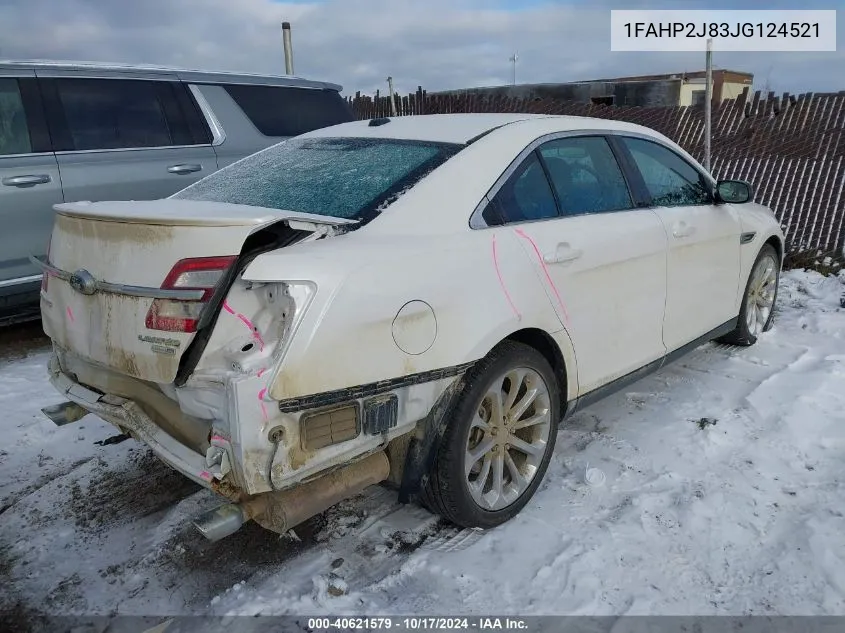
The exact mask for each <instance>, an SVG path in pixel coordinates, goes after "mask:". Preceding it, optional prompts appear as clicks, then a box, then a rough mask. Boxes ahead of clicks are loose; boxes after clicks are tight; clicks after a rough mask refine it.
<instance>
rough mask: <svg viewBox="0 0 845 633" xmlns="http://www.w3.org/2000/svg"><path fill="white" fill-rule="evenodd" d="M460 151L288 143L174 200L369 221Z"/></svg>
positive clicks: (391, 143)
mask: <svg viewBox="0 0 845 633" xmlns="http://www.w3.org/2000/svg"><path fill="white" fill-rule="evenodd" d="M459 149H460V146H458V145H452V144H439V143H428V142H422V141H402V140H393V139H369V138H319V139H313V138H299V139H290V140H287V141H283V142H282V143H279V144H278V145H274V146H272V147H270V148H268V149H266V150H263V151H261V152H259V153H257V154H253V155H252V156H248V157H247V158H244V159H243V160H241V161H238V162H236V163H233V164H232V165H229V166H228V167H226V168H224V169H221V170H220V171H218V172H216V173H214V174H212V175H210V176H208V177H207V178H204V179H203V180H200V181H198V182H197V183H195V184H193V185H191V186H190V187H188V188H187V189H184V190H182V191H180V192H179V193H177V194H175V195H174V196H173V197H174V198H181V199H185V200H206V201H213V202H229V203H234V204H246V205H251V206H259V207H267V208H270V209H280V210H285V211H301V212H305V213H315V214H319V215H328V216H332V217H336V218H349V219H357V220H368V219H370V218H371V217H372V216H373V215H375V214H376V213H378V212H379V211H381V210H382V209H383V208H384V206H385V203H389V202H390V201H392V200H393V199H395V198H396V196H397V194H399V193H400V192H404V191H407V190H408V189H409V188H410V187H412V186H413V185H414V184H416V183H417V182H418V181H419V180H420V179H421V178H423V177H424V176H425V175H426V174H428V173H429V172H430V171H431V170H432V169H434V168H435V167H437V166H439V165H440V164H442V163H443V162H444V161H445V160H447V159H448V158H449V157H450V156H452V155H454V154H455V153H456V152H457V151H458V150H459Z"/></svg>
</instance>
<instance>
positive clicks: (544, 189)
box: [483, 152, 558, 226]
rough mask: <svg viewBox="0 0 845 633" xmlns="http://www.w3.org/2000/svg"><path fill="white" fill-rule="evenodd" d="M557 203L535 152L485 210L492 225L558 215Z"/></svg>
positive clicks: (485, 215) (488, 221)
mask: <svg viewBox="0 0 845 633" xmlns="http://www.w3.org/2000/svg"><path fill="white" fill-rule="evenodd" d="M557 215H558V212H557V203H556V202H555V197H554V194H553V193H552V189H551V187H550V186H549V180H548V178H546V174H545V172H544V171H543V166H542V165H541V164H540V160H539V159H538V158H537V153H536V152H531V155H530V156H528V158H526V159H525V160H524V161H523V162H522V164H520V166H519V167H517V169H516V171H515V172H514V173H513V175H511V177H510V178H508V180H507V181H506V182H505V184H504V185H503V186H502V188H501V189H499V191H498V193H496V195H495V196H494V198H493V199H492V200H491V201H490V204H488V205H487V207H486V208H485V209H484V213H483V217H484V221H485V222H486V223H487V224H488V225H489V226H498V225H501V224H508V223H510V222H525V221H528V220H543V219H547V218H554V217H557Z"/></svg>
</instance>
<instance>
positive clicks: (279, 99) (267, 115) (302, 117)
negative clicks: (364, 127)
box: [223, 85, 354, 136]
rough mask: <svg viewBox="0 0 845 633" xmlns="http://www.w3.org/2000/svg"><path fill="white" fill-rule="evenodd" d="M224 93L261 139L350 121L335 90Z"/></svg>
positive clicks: (237, 89) (239, 88)
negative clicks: (246, 118)
mask: <svg viewBox="0 0 845 633" xmlns="http://www.w3.org/2000/svg"><path fill="white" fill-rule="evenodd" d="M223 87H224V88H225V89H226V92H228V93H229V95H230V96H231V97H232V99H234V100H235V102H236V103H237V104H238V106H239V107H240V108H241V109H242V110H243V111H244V114H246V116H247V117H248V118H249V120H250V121H252V124H253V125H254V126H255V127H256V128H258V131H259V132H261V133H262V134H263V135H265V136H297V135H299V134H305V133H306V132H311V131H312V130H317V129H320V128H324V127H329V126H331V125H337V124H338V123H347V122H348V121H352V120H353V119H354V117H353V115H352V111H351V109H350V108H349V105H348V104H347V103H346V101H345V100H344V99H343V97H341V96H340V94H339V93H338V92H337V91H335V90H317V89H312V88H287V87H279V86H244V85H225V86H223Z"/></svg>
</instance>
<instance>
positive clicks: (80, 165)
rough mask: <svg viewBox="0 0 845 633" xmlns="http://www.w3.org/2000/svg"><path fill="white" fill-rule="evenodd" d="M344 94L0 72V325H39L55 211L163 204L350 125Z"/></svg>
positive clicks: (242, 80)
mask: <svg viewBox="0 0 845 633" xmlns="http://www.w3.org/2000/svg"><path fill="white" fill-rule="evenodd" d="M340 90H341V86H338V85H336V84H330V83H324V82H318V81H308V80H305V79H300V78H295V77H274V76H263V75H261V76H260V75H245V74H232V73H219V72H200V71H186V70H176V69H169V68H152V67H139V66H118V65H100V64H79V63H54V62H0V221H1V222H2V223H3V226H4V227H5V229H4V230H3V231H2V232H0V324H3V323H8V322H10V321H13V320H24V319H26V318H30V317H33V316H37V315H38V289H39V284H40V282H41V274H40V273H39V271H38V269H37V268H36V267H35V266H34V265H33V264H32V263H31V262H30V261H29V259H28V258H29V256H30V255H32V254H35V255H36V256H41V257H43V256H44V255H46V253H45V252H44V251H45V250H46V248H47V242H48V240H49V236H50V229H51V227H52V226H53V208H52V207H53V205H54V204H56V203H60V202H73V201H79V200H91V201H97V200H148V199H157V198H164V197H167V196H169V195H171V194H173V193H175V192H177V191H179V190H180V189H183V188H185V187H186V186H188V185H190V184H192V183H193V182H196V181H197V180H199V179H200V178H202V177H204V176H207V175H209V174H210V173H212V172H214V171H216V170H217V169H219V168H221V167H224V166H226V165H228V164H229V163H232V162H234V161H236V160H238V159H240V158H243V157H244V156H247V155H249V154H252V153H254V152H256V151H258V150H260V149H263V148H265V147H267V146H269V145H272V144H274V143H276V142H278V141H279V140H281V139H284V138H287V137H290V136H296V135H298V134H303V133H305V132H309V131H311V130H314V129H317V128H321V127H328V126H330V125H335V124H337V123H343V122H346V121H351V120H352V119H353V118H354V117H353V115H352V112H351V110H350V108H349V106H348V104H347V103H346V101H345V100H344V99H343V97H341V95H340Z"/></svg>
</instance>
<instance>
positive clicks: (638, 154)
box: [623, 138, 712, 207]
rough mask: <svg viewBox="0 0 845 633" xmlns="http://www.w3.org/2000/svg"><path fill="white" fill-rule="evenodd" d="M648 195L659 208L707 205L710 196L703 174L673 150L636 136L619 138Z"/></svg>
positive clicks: (709, 201) (710, 198)
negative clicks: (629, 153)
mask: <svg viewBox="0 0 845 633" xmlns="http://www.w3.org/2000/svg"><path fill="white" fill-rule="evenodd" d="M623 142H624V143H625V145H626V146H627V148H628V150H629V151H630V152H631V156H632V157H633V159H634V162H635V163H636V165H637V168H638V169H639V171H640V174H642V177H643V180H644V181H645V186H646V189H648V192H649V194H650V195H651V199H652V203H653V204H654V205H655V206H659V207H680V206H687V205H695V204H710V203H711V202H712V197H711V195H710V190H709V188H708V187H707V185H706V182H705V180H704V177H703V176H702V175H701V173H699V171H698V170H697V169H696V168H695V167H693V166H692V165H690V164H689V163H688V162H687V161H685V160H684V159H683V158H681V157H680V156H678V155H677V154H676V153H675V152H673V151H671V150H669V149H667V148H665V147H663V146H662V145H658V144H657V143H652V142H651V141H645V140H642V139H637V138H623Z"/></svg>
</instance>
